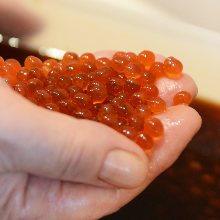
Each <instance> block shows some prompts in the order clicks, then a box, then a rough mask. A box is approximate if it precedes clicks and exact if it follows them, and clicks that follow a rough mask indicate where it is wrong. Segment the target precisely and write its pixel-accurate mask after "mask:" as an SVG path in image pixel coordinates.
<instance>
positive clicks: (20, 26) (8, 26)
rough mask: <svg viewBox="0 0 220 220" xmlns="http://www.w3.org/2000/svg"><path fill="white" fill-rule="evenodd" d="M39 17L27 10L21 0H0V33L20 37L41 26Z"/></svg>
mask: <svg viewBox="0 0 220 220" xmlns="http://www.w3.org/2000/svg"><path fill="white" fill-rule="evenodd" d="M42 24H43V23H42V21H41V19H40V18H39V17H38V16H37V15H36V14H34V13H33V12H32V11H30V10H28V9H27V8H26V7H25V6H24V5H23V4H22V2H21V1H18V0H1V1H0V33H2V34H4V35H7V36H16V37H22V36H25V35H29V34H32V33H34V32H36V31H38V30H39V29H41V28H42Z"/></svg>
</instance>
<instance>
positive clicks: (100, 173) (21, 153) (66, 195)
mask: <svg viewBox="0 0 220 220" xmlns="http://www.w3.org/2000/svg"><path fill="white" fill-rule="evenodd" d="M99 55H105V56H111V53H110V52H108V53H107V52H105V53H104V54H103V53H101V54H100V53H99ZM160 59H162V58H161V57H160ZM157 85H158V87H159V90H160V95H161V96H162V97H163V98H164V99H165V100H166V102H167V105H168V106H170V104H171V97H172V96H173V94H175V93H176V92H177V91H180V90H187V91H189V92H190V93H191V94H192V96H193V97H194V96H195V95H196V93H197V90H196V86H195V84H194V82H193V81H192V79H191V78H190V77H189V76H187V75H183V77H182V78H181V79H180V80H177V81H173V80H169V79H165V78H162V79H160V80H158V82H157ZM0 100H1V102H0V109H1V110H0V122H1V124H0V195H1V197H0V218H1V219H3V220H4V219H15V220H16V219H28V220H31V219H43V220H44V219H45V220H46V219H53V220H60V219H62V220H68V219H97V218H100V217H102V216H104V215H107V214H110V213H112V212H115V211H117V210H118V209H119V208H120V207H122V206H124V205H125V204H126V203H128V202H129V201H130V200H132V199H133V198H134V197H135V196H137V195H138V194H139V193H140V192H141V191H143V190H144V189H145V188H146V187H147V186H148V185H149V184H150V182H152V181H153V180H154V179H155V178H156V177H157V176H158V175H159V174H160V173H161V172H163V171H164V170H165V169H167V168H168V167H169V166H170V165H171V164H172V163H173V162H174V161H175V160H176V159H177V158H178V156H179V154H180V153H181V152H182V150H183V149H184V147H185V146H186V144H187V143H188V142H189V141H190V140H191V138H192V136H193V135H194V134H195V133H196V132H197V130H198V129H199V127H200V124H201V119H200V117H199V115H198V114H197V112H196V111H195V110H193V109H192V108H190V107H188V106H184V105H181V106H174V107H169V108H168V110H167V112H166V113H163V114H161V115H158V117H159V118H160V119H161V121H162V123H163V124H164V128H165V133H164V137H163V138H162V140H161V141H160V143H159V144H158V145H157V146H155V148H154V149H153V152H152V155H151V156H150V157H146V155H145V154H144V152H143V151H142V150H141V149H140V148H139V147H138V146H137V145H136V144H135V143H133V142H132V141H130V140H129V139H127V138H126V137H124V136H122V135H121V134H119V133H117V132H116V131H114V130H113V129H111V128H109V127H107V126H105V125H102V124H99V123H96V122H92V121H88V120H80V119H74V118H73V117H69V116H66V115H63V114H60V113H56V112H50V111H48V110H46V109H43V108H41V107H38V106H36V105H34V104H32V103H30V102H29V101H27V100H26V99H24V98H23V97H21V96H19V95H18V94H16V93H15V92H14V91H12V90H11V89H10V88H9V87H8V86H6V84H4V83H3V82H1V84H0Z"/></svg>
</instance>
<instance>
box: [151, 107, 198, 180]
mask: <svg viewBox="0 0 220 220" xmlns="http://www.w3.org/2000/svg"><path fill="white" fill-rule="evenodd" d="M158 118H160V119H161V121H162V123H163V125H164V136H163V138H162V139H161V140H160V141H159V142H158V143H156V146H155V148H154V150H153V152H152V157H151V174H152V175H153V176H154V177H156V176H157V175H159V174H160V173H161V172H163V171H164V170H166V169H167V168H168V167H170V166H171V165H172V164H173V163H174V162H175V161H176V160H177V158H178V157H179V155H180V154H181V152H182V151H183V150H184V149H185V147H186V146H187V144H188V143H189V142H190V141H191V140H192V138H193V136H194V135H195V134H196V133H197V132H198V130H199V129H200V127H201V121H202V120H201V117H200V115H199V114H198V112H197V111H196V110H194V109H193V108H191V107H189V106H186V105H177V106H172V107H170V108H169V109H168V110H167V112H166V113H164V114H161V115H158Z"/></svg>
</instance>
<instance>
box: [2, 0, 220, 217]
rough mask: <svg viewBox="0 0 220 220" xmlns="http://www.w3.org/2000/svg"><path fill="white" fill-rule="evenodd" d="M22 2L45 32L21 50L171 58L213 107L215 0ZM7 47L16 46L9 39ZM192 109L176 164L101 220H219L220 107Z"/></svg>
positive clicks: (219, 31)
mask: <svg viewBox="0 0 220 220" xmlns="http://www.w3.org/2000/svg"><path fill="white" fill-rule="evenodd" d="M21 1H23V2H24V3H25V4H26V5H27V6H28V7H30V9H32V10H33V11H35V12H36V13H38V14H39V15H40V16H41V17H42V19H43V20H44V29H43V30H42V31H41V32H40V33H38V34H35V35H34V36H31V37H29V38H27V39H25V40H24V42H23V43H24V44H25V46H26V47H28V48H32V49H34V50H37V51H39V52H40V53H41V54H43V55H48V56H55V57H59V56H62V54H63V53H64V51H70V50H72V51H74V52H77V53H79V54H81V53H84V52H88V51H89V52H93V51H94V52H95V51H100V50H126V51H134V52H140V51H142V50H144V49H149V50H152V51H154V52H157V53H159V54H163V55H165V56H170V55H172V56H174V57H176V58H178V59H180V60H181V61H182V62H183V64H184V71H185V72H187V73H189V74H190V75H191V76H192V77H193V78H194V79H195V81H196V83H197V85H198V88H199V98H200V99H203V100H208V101H211V102H213V103H215V104H220V96H219V94H220V89H219V88H220V86H219V82H220V67H219V66H220V56H219V51H220V2H219V1H218V0H193V1H190V0H188V1H187V0H186V1H181V0H166V1H164V0H78V1H77V0H46V1H45V0H21ZM0 37H1V35H0ZM0 41H1V39H0ZM10 43H11V44H10ZM9 44H10V45H14V46H16V39H13V40H12V41H11V42H9ZM48 48H50V49H49V50H48ZM13 55H14V53H13ZM19 56H20V55H19ZM193 107H194V108H195V109H196V110H197V111H199V113H200V114H201V116H202V118H203V126H202V128H201V130H200V132H199V133H198V134H197V135H196V137H195V138H194V139H193V140H192V141H191V143H190V144H189V145H188V147H187V148H186V150H185V151H184V152H183V154H182V155H181V157H180V158H179V159H178V161H177V162H176V163H175V164H174V166H172V167H171V168H170V169H168V170H167V171H166V172H165V173H164V174H162V175H161V176H160V177H158V178H157V179H156V180H155V181H154V182H153V183H152V184H151V185H150V186H149V187H148V188H147V189H146V190H145V191H144V192H143V193H142V194H141V195H140V196H139V197H138V198H137V199H135V200H134V201H132V202H131V203H129V204H128V205H127V206H126V207H124V208H122V210H120V211H119V212H117V213H116V214H113V215H111V216H108V217H105V218H104V219H105V220H118V219H120V220H121V219H126V220H130V219H131V220H133V219H138V220H139V219H140V220H142V219H143V220H145V219H148V220H166V219H167V220H176V219H178V220H219V219H220V212H219V210H220V193H219V192H220V114H219V113H220V108H219V106H213V105H209V104H207V103H206V102H200V101H196V102H195V103H194V104H193Z"/></svg>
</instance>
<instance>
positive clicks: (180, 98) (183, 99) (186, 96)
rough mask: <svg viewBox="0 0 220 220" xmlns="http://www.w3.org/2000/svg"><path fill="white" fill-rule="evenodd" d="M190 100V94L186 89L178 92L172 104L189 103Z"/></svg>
mask: <svg viewBox="0 0 220 220" xmlns="http://www.w3.org/2000/svg"><path fill="white" fill-rule="evenodd" d="M191 101H192V96H191V94H190V93H189V92H187V91H181V92H178V93H177V94H176V95H175V96H174V98H173V104H174V105H179V104H185V105H189V104H190V103H191Z"/></svg>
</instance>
